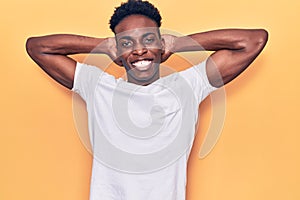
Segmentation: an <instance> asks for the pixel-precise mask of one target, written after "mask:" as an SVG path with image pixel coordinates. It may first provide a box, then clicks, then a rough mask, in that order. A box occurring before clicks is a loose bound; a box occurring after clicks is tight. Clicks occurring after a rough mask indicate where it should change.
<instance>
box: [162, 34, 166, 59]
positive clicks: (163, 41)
mask: <svg viewBox="0 0 300 200" xmlns="http://www.w3.org/2000/svg"><path fill="white" fill-rule="evenodd" d="M165 52H166V42H165V39H164V38H161V54H162V55H163V54H164V53H165Z"/></svg>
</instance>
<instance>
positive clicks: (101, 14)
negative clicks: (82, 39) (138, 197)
mask: <svg viewBox="0 0 300 200" xmlns="http://www.w3.org/2000/svg"><path fill="white" fill-rule="evenodd" d="M152 2H153V3H154V4H155V5H156V6H157V7H158V8H159V9H160V11H161V14H162V17H163V25H162V28H165V29H171V30H174V31H177V32H179V33H182V34H188V33H193V32H198V31H205V30H210V29H217V28H230V27H239V28H256V27H258V28H260V27H263V28H266V29H267V30H268V31H269V42H268V44H267V46H266V48H265V49H264V51H263V52H262V54H261V55H260V56H259V58H258V59H257V60H256V61H255V62H254V63H253V64H252V65H251V67H250V68H249V69H248V70H247V71H245V72H244V73H243V74H242V75H241V76H240V77H239V78H237V79H236V80H234V81H233V82H232V83H230V84H229V85H228V86H226V93H227V107H226V110H227V114H226V119H225V124H224V129H223V132H222V135H221V138H220V140H219V142H218V143H217V146H216V147H215V148H214V150H213V151H212V152H211V153H210V154H209V156H208V157H206V158H205V159H203V160H200V159H199V158H198V153H199V148H200V144H201V141H202V140H203V136H204V134H202V135H200V134H201V131H200V132H199V133H200V134H198V137H197V138H196V141H195V145H194V148H193V152H192V154H191V158H190V163H189V171H188V188H187V193H188V200H199V199H201V200H220V199H222V200H233V199H237V200H253V199H255V200H266V199H272V200H282V199H286V200H298V199H300V190H299V187H300V145H299V143H300V136H299V134H300V128H299V125H300V120H299V115H300V114H299V113H300V105H299V102H300V94H299V92H300V89H299V85H298V84H299V73H300V65H299V63H300V62H299V49H298V47H299V45H300V42H299V41H300V40H299V36H300V23H299V19H300V14H299V13H300V12H299V11H300V1H298V0H293V1H292V0H291V1H270V0H268V1H261V0H253V1H251V2H250V1H240V0H227V1H221V0H214V1H199V0H186V1H174V0H155V1H154V0H153V1H152ZM119 3H120V1H116V0H113V1H112V0H91V1H89V0H87V1H70V0H64V1H61V0H60V1H58V0H51V1H46V0H43V1H40V0H39V1H38V0H27V1H26V0H24V1H21V0H19V1H17V0H11V1H2V2H1V12H0V22H1V23H0V24H1V38H0V39H1V48H0V55H1V69H0V71H1V73H0V77H1V78H0V81H1V84H0V91H1V104H0V110H1V116H0V120H1V126H0V200H17V199H18V200H21V199H30V200H40V199H43V200H47V199H49V200H53V199H55V200H59V199H63V200H67V199H72V200H86V199H88V195H89V179H90V168H91V155H90V154H89V153H88V152H87V151H86V149H85V148H84V146H83V145H82V144H81V141H80V139H79V137H78V134H77V132H76V129H75V126H74V122H73V116H72V98H71V97H72V94H71V92H70V91H68V90H66V89H64V88H63V87H61V86H59V85H58V84H56V83H55V82H53V81H52V80H51V79H50V78H48V77H47V76H46V75H45V74H44V73H43V72H42V71H41V70H40V69H39V68H38V67H37V66H36V65H35V64H34V63H33V62H32V61H31V60H30V59H29V57H28V56H27V55H26V53H25V41H26V38H28V37H29V36H33V35H44V34H50V33H77V34H83V35H90V36H99V37H103V36H112V34H111V33H110V30H109V29H108V20H109V18H110V16H111V14H112V12H113V8H114V7H115V6H118V5H119ZM209 104H210V102H209V99H208V100H206V101H205V102H204V103H203V105H202V106H201V108H200V112H201V115H202V118H201V120H200V128H201V130H202V132H203V133H205V130H206V129H207V124H209V119H210V109H209Z"/></svg>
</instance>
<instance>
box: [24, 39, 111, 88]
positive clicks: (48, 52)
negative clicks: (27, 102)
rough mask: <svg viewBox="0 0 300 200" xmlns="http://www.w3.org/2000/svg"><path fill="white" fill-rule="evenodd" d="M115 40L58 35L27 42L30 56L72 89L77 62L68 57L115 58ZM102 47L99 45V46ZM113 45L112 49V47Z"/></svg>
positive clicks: (52, 75) (48, 72)
mask: <svg viewBox="0 0 300 200" xmlns="http://www.w3.org/2000/svg"><path fill="white" fill-rule="evenodd" d="M113 42H114V40H112V39H110V38H93V37H86V36H79V35H69V34H58V35H48V36H42V37H32V38H29V39H28V40H27V42H26V50H27V52H28V54H29V56H30V57H31V58H32V59H33V60H34V61H35V62H36V63H37V64H38V65H39V66H40V67H41V68H42V69H43V70H44V71H45V72H46V73H47V74H49V75H50V76H51V77H52V78H53V79H54V80H56V81H57V82H59V83H60V84H62V85H63V86H65V87H67V88H69V89H71V88H72V87H73V81H74V74H75V67H76V61H75V60H73V59H72V58H70V57H68V55H71V54H79V53H91V52H92V51H93V52H94V53H104V54H108V55H109V56H111V57H113V56H114V55H113V53H111V52H109V51H112V50H113V47H114V45H113ZM100 43H101V44H102V45H99V44H100ZM110 45H112V47H110Z"/></svg>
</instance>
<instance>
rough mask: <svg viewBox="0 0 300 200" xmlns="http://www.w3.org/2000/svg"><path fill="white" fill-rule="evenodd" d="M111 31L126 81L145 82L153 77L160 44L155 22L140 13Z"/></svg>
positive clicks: (161, 46) (158, 59) (145, 83)
mask: <svg viewBox="0 0 300 200" xmlns="http://www.w3.org/2000/svg"><path fill="white" fill-rule="evenodd" d="M115 32H116V41H117V49H118V56H120V59H121V61H122V65H123V66H124V67H125V69H126V72H127V77H128V81H129V82H132V83H135V84H139V85H148V84H150V83H152V82H154V81H155V80H157V79H158V78H159V65H160V62H161V56H162V53H163V50H162V49H163V46H164V45H163V41H162V40H161V38H160V35H159V30H158V27H157V25H156V23H155V22H154V21H153V20H151V19H149V18H148V17H145V16H143V15H130V16H128V17H126V18H124V19H123V20H122V21H121V22H120V23H119V24H118V25H117V26H116V27H115Z"/></svg>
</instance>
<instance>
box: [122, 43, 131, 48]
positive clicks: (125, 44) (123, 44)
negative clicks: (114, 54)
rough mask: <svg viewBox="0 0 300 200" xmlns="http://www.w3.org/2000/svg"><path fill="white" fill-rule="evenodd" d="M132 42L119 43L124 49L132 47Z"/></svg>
mask: <svg viewBox="0 0 300 200" xmlns="http://www.w3.org/2000/svg"><path fill="white" fill-rule="evenodd" d="M132 45H133V44H132V41H121V46H122V47H124V48H129V47H132Z"/></svg>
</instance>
